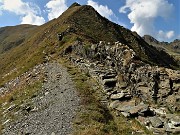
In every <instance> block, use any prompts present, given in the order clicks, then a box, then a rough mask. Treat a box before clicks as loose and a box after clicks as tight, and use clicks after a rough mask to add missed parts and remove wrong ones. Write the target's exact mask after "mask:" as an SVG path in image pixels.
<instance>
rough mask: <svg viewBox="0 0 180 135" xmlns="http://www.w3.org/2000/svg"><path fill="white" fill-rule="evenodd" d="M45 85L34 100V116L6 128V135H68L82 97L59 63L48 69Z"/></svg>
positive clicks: (23, 118) (49, 66) (46, 70)
mask: <svg viewBox="0 0 180 135" xmlns="http://www.w3.org/2000/svg"><path fill="white" fill-rule="evenodd" d="M45 75H46V81H45V82H44V84H43V86H42V91H41V93H40V95H38V96H37V97H35V98H34V99H33V104H35V107H34V110H33V112H30V113H29V114H28V115H24V116H23V117H21V118H20V119H18V120H17V121H16V122H14V123H11V124H9V125H8V126H7V127H5V129H4V132H3V135H67V134H70V133H71V132H72V120H73V118H74V117H75V114H76V110H77V109H78V105H79V101H80V99H79V97H78V95H77V92H76V90H75V86H74V84H73V82H72V80H71V78H70V76H69V74H68V73H67V70H66V69H65V68H64V67H62V66H61V65H59V64H58V63H48V64H46V66H45Z"/></svg>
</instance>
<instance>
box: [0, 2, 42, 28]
mask: <svg viewBox="0 0 180 135" xmlns="http://www.w3.org/2000/svg"><path fill="white" fill-rule="evenodd" d="M1 4H2V6H1V7H2V10H4V11H9V12H12V13H15V14H16V15H20V16H21V18H22V20H21V24H34V25H41V24H43V23H45V20H44V18H43V17H40V16H39V14H40V8H39V7H38V6H37V5H35V4H32V3H27V2H23V1H22V0H13V3H12V0H3V1H1Z"/></svg>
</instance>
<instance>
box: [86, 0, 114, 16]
mask: <svg viewBox="0 0 180 135" xmlns="http://www.w3.org/2000/svg"><path fill="white" fill-rule="evenodd" d="M87 4H88V5H90V6H92V7H94V8H95V9H96V10H97V12H98V13H99V14H101V15H102V16H104V17H106V18H108V19H111V16H112V15H113V14H114V13H113V11H112V10H111V9H109V8H108V7H107V5H106V6H103V5H99V4H98V3H97V2H94V1H92V0H88V1H87Z"/></svg>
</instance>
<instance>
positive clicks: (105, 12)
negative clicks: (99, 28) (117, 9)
mask: <svg viewBox="0 0 180 135" xmlns="http://www.w3.org/2000/svg"><path fill="white" fill-rule="evenodd" d="M87 5H90V6H92V7H93V8H94V9H95V10H97V12H98V13H99V14H100V15H102V16H103V17H106V18H107V19H109V20H110V21H113V22H115V23H117V24H120V25H122V26H125V27H126V25H125V24H124V23H122V22H120V21H119V19H118V17H117V16H116V15H115V14H114V13H113V11H112V10H111V9H109V8H108V6H107V5H105V6H104V5H100V4H99V3H97V2H95V1H93V0H88V1H87Z"/></svg>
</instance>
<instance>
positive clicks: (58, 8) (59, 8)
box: [45, 0, 68, 20]
mask: <svg viewBox="0 0 180 135" xmlns="http://www.w3.org/2000/svg"><path fill="white" fill-rule="evenodd" d="M45 7H46V8H47V11H48V19H49V20H52V19H54V18H57V17H59V16H60V15H61V14H62V13H63V12H64V11H65V10H66V9H67V8H68V7H67V5H66V0H51V1H49V2H48V3H47V4H46V6H45Z"/></svg>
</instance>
